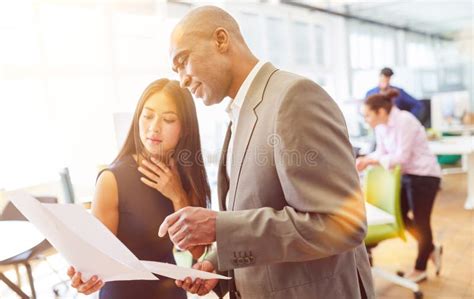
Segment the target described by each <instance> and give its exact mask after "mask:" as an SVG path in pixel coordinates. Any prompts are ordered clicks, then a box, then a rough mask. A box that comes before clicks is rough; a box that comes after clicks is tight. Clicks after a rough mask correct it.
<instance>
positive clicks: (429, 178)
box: [356, 89, 442, 282]
mask: <svg viewBox="0 0 474 299" xmlns="http://www.w3.org/2000/svg"><path fill="white" fill-rule="evenodd" d="M397 94H398V92H397V91H396V90H394V89H392V90H389V91H388V92H387V93H385V94H375V95H372V96H369V97H368V98H367V99H366V100H365V103H364V106H363V111H364V117H365V121H366V122H367V123H368V124H369V125H370V126H371V127H372V128H374V129H375V135H376V144H377V147H376V150H375V152H373V153H371V154H370V155H368V156H366V157H362V158H358V159H357V161H356V166H357V169H358V170H359V171H362V170H364V169H365V168H366V167H368V166H370V165H378V164H380V165H382V166H384V167H385V168H391V167H393V166H395V165H400V166H401V169H402V174H403V176H402V190H401V204H402V213H403V220H404V222H405V226H406V228H407V230H408V231H409V232H410V234H412V235H413V236H414V237H415V239H416V240H417V241H418V256H417V259H416V263H415V268H414V269H413V271H411V273H408V274H407V275H406V277H407V278H409V279H411V280H412V281H414V282H419V281H422V280H425V279H426V278H427V274H426V267H427V263H428V260H432V261H433V262H434V264H435V266H436V273H437V274H439V271H440V270H441V254H442V248H441V246H435V245H434V244H433V234H432V231H431V223H430V220H431V211H432V209H433V203H434V200H435V198H436V194H437V193H438V189H439V184H440V177H441V169H440V167H439V164H438V162H437V160H436V157H435V156H434V155H433V154H432V153H431V152H430V150H429V147H428V139H427V137H426V133H425V130H424V128H423V126H422V125H421V123H420V122H419V121H418V120H417V119H416V118H415V117H414V116H413V115H412V114H410V113H409V112H407V111H401V110H399V109H398V108H397V107H396V106H394V105H393V101H392V98H394V97H396V96H397ZM410 211H411V214H412V217H411V216H409V212H410Z"/></svg>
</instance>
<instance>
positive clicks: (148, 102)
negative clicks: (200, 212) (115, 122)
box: [68, 79, 210, 299]
mask: <svg viewBox="0 0 474 299" xmlns="http://www.w3.org/2000/svg"><path fill="white" fill-rule="evenodd" d="M209 201H210V188H209V183H208V181H207V175H206V170H205V168H204V165H203V163H202V153H201V142H200V137H199V126H198V121H197V116H196V108H195V106H194V101H193V98H192V96H191V94H190V93H189V91H188V90H186V89H183V88H180V86H179V82H177V81H172V80H168V79H160V80H157V81H155V82H153V83H151V84H150V85H149V86H148V87H147V88H146V89H145V91H144V92H143V94H142V96H141V98H140V100H139V102H138V104H137V107H136V110H135V114H134V117H133V122H132V125H131V127H130V131H129V133H128V136H127V138H126V141H125V143H124V145H123V147H122V149H121V150H120V152H119V154H118V155H117V157H116V158H115V160H114V161H113V162H112V164H111V165H110V166H109V167H108V168H106V169H104V170H103V171H101V172H100V173H99V175H98V178H97V183H96V191H95V195H94V200H93V203H92V214H93V215H94V216H96V217H97V218H98V219H99V220H100V221H101V222H102V223H103V224H104V225H105V226H107V228H108V229H110V231H112V233H114V234H115V235H116V236H117V238H118V239H119V240H120V241H122V242H123V243H124V244H125V245H126V246H127V247H128V248H129V249H130V250H131V251H132V252H133V254H135V255H136V256H137V257H138V259H140V260H152V261H160V262H167V263H175V261H174V257H173V244H172V242H171V241H170V240H169V239H167V238H159V237H158V235H157V232H158V227H159V226H160V224H161V223H162V222H163V220H164V219H165V217H166V216H168V215H169V214H171V213H173V212H174V211H176V210H179V209H180V208H183V207H186V206H200V207H208V206H209ZM203 252H204V247H195V248H193V249H192V250H191V253H192V255H193V257H194V258H195V259H197V258H199V257H200V256H201V255H202V253H203ZM68 275H69V276H70V277H71V280H72V286H73V287H74V288H76V289H77V290H78V291H79V292H80V293H84V294H91V293H93V292H96V291H97V290H99V289H100V295H99V297H100V298H113V299H121V298H123V299H129V298H141V299H146V298H150V299H152V298H153V299H157V298H173V299H174V298H177V299H179V298H186V294H185V292H184V291H183V290H182V289H179V288H177V287H176V286H175V284H174V280H171V279H166V278H162V277H160V280H159V281H146V280H137V281H113V282H107V283H105V284H104V283H103V282H102V281H101V280H100V278H99V277H97V276H93V277H92V278H91V279H89V280H88V281H86V282H84V281H82V279H81V274H80V273H79V272H76V271H75V269H74V268H72V267H71V268H70V269H69V270H68Z"/></svg>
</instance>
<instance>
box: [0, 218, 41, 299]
mask: <svg viewBox="0 0 474 299" xmlns="http://www.w3.org/2000/svg"><path fill="white" fill-rule="evenodd" d="M43 240H44V237H43V235H42V234H41V233H40V232H39V231H38V230H37V229H36V228H35V227H34V226H33V225H32V224H31V223H29V222H27V221H0V242H1V244H2V245H1V246H0V264H1V263H2V262H4V261H6V260H8V259H10V258H12V257H15V256H17V255H19V254H22V253H24V252H26V251H28V250H30V249H31V248H33V247H35V246H36V245H38V244H39V243H41V242H42V241H43ZM29 273H30V272H29ZM0 281H3V282H4V283H5V284H6V285H7V286H9V287H10V289H12V290H13V291H14V292H15V293H16V294H18V296H20V298H29V297H28V296H27V295H26V294H25V293H24V292H23V291H22V290H21V289H20V288H19V287H18V286H17V285H15V284H14V283H13V282H12V281H10V280H9V279H8V278H7V277H6V276H5V275H4V274H3V273H1V272H0ZM32 281H33V277H31V275H30V284H31V285H30V287H31V289H32V294H33V295H32V297H35V293H34V287H33V283H32Z"/></svg>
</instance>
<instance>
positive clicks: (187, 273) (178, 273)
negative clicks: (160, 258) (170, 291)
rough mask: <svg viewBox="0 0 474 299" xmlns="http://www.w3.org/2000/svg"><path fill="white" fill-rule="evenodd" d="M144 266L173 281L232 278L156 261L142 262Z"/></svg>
mask: <svg viewBox="0 0 474 299" xmlns="http://www.w3.org/2000/svg"><path fill="white" fill-rule="evenodd" d="M141 262H142V263H143V265H144V266H145V267H146V268H147V269H148V270H149V271H151V272H153V273H155V274H158V275H161V276H166V277H170V278H173V279H179V280H184V279H185V278H186V277H190V278H191V279H192V280H194V279H196V278H201V279H230V277H226V276H222V275H219V274H216V273H209V272H204V271H199V270H196V269H190V268H184V267H179V266H176V265H173V264H168V263H160V262H154V261H141Z"/></svg>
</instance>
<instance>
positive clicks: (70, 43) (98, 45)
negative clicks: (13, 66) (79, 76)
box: [40, 4, 106, 70]
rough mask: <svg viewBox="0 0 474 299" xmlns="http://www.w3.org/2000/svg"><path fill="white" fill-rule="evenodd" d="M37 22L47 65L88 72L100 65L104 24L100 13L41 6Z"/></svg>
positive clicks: (102, 62) (103, 51) (91, 10)
mask: <svg viewBox="0 0 474 299" xmlns="http://www.w3.org/2000/svg"><path fill="white" fill-rule="evenodd" d="M40 18H41V24H40V32H41V35H40V37H41V38H42V43H43V45H44V53H45V56H46V57H45V58H46V60H47V63H48V65H50V66H53V67H65V66H68V67H69V66H72V65H74V66H78V67H89V68H90V67H100V66H102V65H103V64H104V62H105V61H106V54H105V42H104V40H105V39H104V24H103V18H102V17H101V14H100V11H98V10H96V9H93V8H82V7H77V6H71V7H69V6H66V5H54V4H51V5H49V4H43V5H41V7H40ZM68 70H70V69H68Z"/></svg>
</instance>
